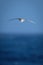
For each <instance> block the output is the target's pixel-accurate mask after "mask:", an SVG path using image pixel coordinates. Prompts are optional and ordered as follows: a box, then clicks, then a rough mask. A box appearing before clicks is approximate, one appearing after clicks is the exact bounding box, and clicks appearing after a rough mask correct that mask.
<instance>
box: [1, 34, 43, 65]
mask: <svg viewBox="0 0 43 65" xmlns="http://www.w3.org/2000/svg"><path fill="white" fill-rule="evenodd" d="M0 65H43V34H27V35H17V34H0Z"/></svg>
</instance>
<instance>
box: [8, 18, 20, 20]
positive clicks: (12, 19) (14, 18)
mask: <svg viewBox="0 0 43 65" xmlns="http://www.w3.org/2000/svg"><path fill="white" fill-rule="evenodd" d="M18 19H19V18H11V19H9V21H13V20H18Z"/></svg>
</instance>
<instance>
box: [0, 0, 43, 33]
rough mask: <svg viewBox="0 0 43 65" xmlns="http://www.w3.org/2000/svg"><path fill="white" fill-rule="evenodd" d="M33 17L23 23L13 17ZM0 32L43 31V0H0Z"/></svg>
mask: <svg viewBox="0 0 43 65" xmlns="http://www.w3.org/2000/svg"><path fill="white" fill-rule="evenodd" d="M18 17H21V18H26V19H28V20H30V19H32V20H34V21H35V22H36V24H32V23H30V22H28V21H25V22H24V23H21V22H19V21H17V20H14V21H9V19H11V18H18ZM0 33H26V34H27V33H28V34H29V33H31V34H32V33H41V34H42V33H43V0H0Z"/></svg>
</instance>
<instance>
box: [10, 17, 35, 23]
mask: <svg viewBox="0 0 43 65" xmlns="http://www.w3.org/2000/svg"><path fill="white" fill-rule="evenodd" d="M13 20H18V21H20V22H22V23H23V22H25V21H29V22H30V23H34V24H35V22H34V21H33V20H27V19H26V18H12V19H10V21H13Z"/></svg>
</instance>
